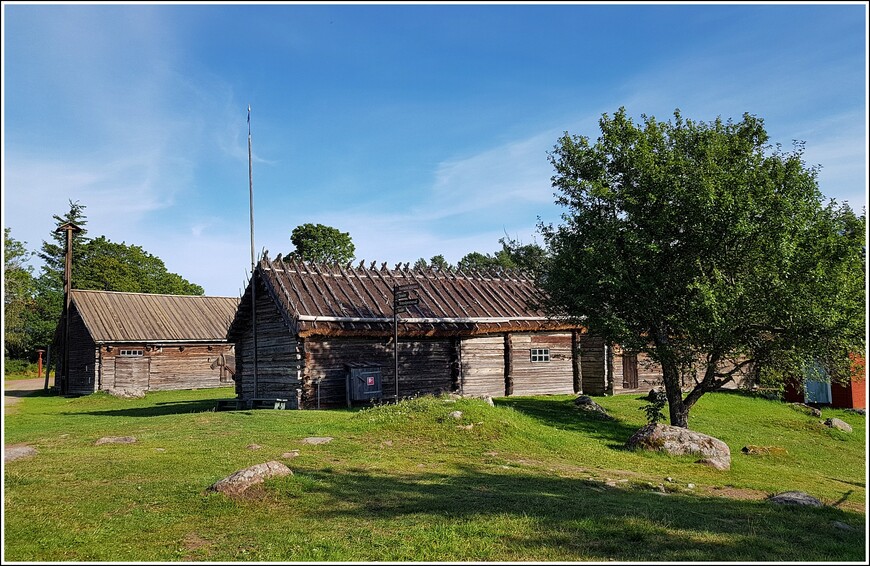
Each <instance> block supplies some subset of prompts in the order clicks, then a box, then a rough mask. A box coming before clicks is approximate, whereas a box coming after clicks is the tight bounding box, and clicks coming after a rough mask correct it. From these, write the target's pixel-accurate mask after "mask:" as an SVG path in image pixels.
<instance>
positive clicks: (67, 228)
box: [55, 222, 82, 394]
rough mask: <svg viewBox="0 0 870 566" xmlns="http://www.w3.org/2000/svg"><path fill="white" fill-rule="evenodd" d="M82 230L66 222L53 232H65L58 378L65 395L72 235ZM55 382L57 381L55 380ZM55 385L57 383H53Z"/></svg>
mask: <svg viewBox="0 0 870 566" xmlns="http://www.w3.org/2000/svg"><path fill="white" fill-rule="evenodd" d="M81 231H82V229H81V228H79V227H78V226H76V225H75V224H73V223H72V222H67V223H65V224H62V225H61V226H58V227H57V229H56V230H55V232H66V257H64V266H63V299H64V302H63V321H64V322H63V324H64V328H63V367H62V368H61V376H60V392H61V394H66V393H67V392H68V391H69V306H70V301H71V298H72V297H71V295H72V293H71V292H70V291H71V290H72V245H73V234H78V233H79V232H81ZM55 381H57V380H56V379H55ZM55 385H57V383H55Z"/></svg>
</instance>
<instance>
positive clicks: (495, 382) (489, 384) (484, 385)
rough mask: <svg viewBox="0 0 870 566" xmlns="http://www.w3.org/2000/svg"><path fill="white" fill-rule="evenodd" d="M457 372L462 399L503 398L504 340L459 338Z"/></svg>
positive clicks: (487, 337) (490, 337)
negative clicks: (474, 397) (465, 396)
mask: <svg viewBox="0 0 870 566" xmlns="http://www.w3.org/2000/svg"><path fill="white" fill-rule="evenodd" d="M460 372H461V373H460V384H461V389H462V393H463V395H470V396H484V395H489V396H490V397H502V396H504V395H505V394H506V393H505V339H504V336H503V335H500V334H499V335H495V336H485V337H481V338H463V339H462V340H461V342H460Z"/></svg>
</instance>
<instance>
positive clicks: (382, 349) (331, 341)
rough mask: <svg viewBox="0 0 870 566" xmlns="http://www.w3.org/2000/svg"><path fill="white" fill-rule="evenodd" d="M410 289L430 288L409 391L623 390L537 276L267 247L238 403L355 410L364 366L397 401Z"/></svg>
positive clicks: (597, 342) (406, 376)
mask: <svg viewBox="0 0 870 566" xmlns="http://www.w3.org/2000/svg"><path fill="white" fill-rule="evenodd" d="M409 285H411V286H413V285H418V286H419V287H418V289H417V291H416V293H417V296H418V298H419V303H418V304H415V305H412V306H409V307H408V310H407V312H405V313H401V314H400V315H399V319H398V325H397V326H398V329H397V332H398V338H399V340H398V368H399V383H398V396H399V398H403V397H410V396H414V395H421V394H427V393H433V394H437V393H442V392H457V393H461V394H464V395H474V396H487V395H488V396H494V397H495V396H498V397H500V396H507V395H539V394H556V393H563V394H564V393H577V392H584V393H587V394H593V395H595V394H597V395H603V394H608V393H613V392H614V387H613V385H612V383H613V381H614V379H617V378H618V380H619V382H620V385H621V384H622V381H621V376H615V374H614V367H613V366H614V364H613V359H612V351H613V349H612V348H607V347H605V344H604V342H603V340H601V339H600V338H596V337H592V336H588V335H587V334H586V332H585V328H583V327H582V326H580V325H577V324H571V323H568V322H566V321H558V320H553V319H550V318H548V317H547V316H546V315H545V314H544V313H543V312H542V311H540V310H538V309H536V308H535V307H534V306H532V304H533V303H534V297H535V293H536V289H535V286H534V283H533V281H532V280H530V279H529V278H527V277H525V276H524V275H522V274H520V273H519V272H499V273H477V272H475V273H462V272H457V271H452V270H446V271H442V270H434V269H431V268H424V269H419V268H412V269H409V268H408V266H407V264H405V266H404V268H400V266H396V268H394V269H388V268H387V266H386V264H382V265H381V266H380V267H376V265H375V263H372V264H371V265H369V266H368V267H366V265H365V263H364V262H361V263H360V264H359V265H358V266H356V267H353V266H351V265H347V266H338V265H320V264H316V263H304V262H299V261H295V260H283V259H282V258H281V256H280V255H279V256H278V257H277V258H276V259H275V260H274V261H273V260H270V259H269V257H268V255H266V256H264V257H263V258H262V259H261V260H260V262H259V263H258V265H257V266H256V269H255V270H254V273H253V276H252V278H251V281H250V282H249V284H248V287H247V289H246V291H245V294H244V296H243V297H242V300H241V302H240V303H239V308H238V311H237V312H236V315H235V318H234V320H233V322H232V324H231V325H230V328H229V332H228V335H227V337H228V339H229V341H230V342H233V343H234V344H235V351H236V381H237V384H236V387H237V389H236V391H237V393H238V399H239V401H246V402H249V403H251V404H253V403H254V402H255V401H266V400H274V399H287V400H288V402H289V404H290V406H293V407H298V408H316V407H338V406H345V405H346V404H351V402H352V401H354V400H355V399H357V397H355V395H354V392H355V387H356V385H355V383H356V382H355V378H354V377H353V376H354V375H357V376H362V375H363V374H365V375H368V377H367V379H368V382H367V385H369V386H373V387H374V388H375V389H377V391H376V392H374V394H373V397H375V398H383V399H391V398H395V396H396V390H397V386H396V372H395V360H394V354H393V352H394V338H393V335H394V327H393V300H394V291H395V290H396V288H397V287H402V286H409ZM252 294H253V295H254V297H255V302H256V313H255V314H256V316H255V317H252V307H251V305H252V303H253V302H254V301H253V300H252ZM253 319H256V343H257V360H256V363H257V373H256V390H255V379H254V377H255V376H254V368H253V365H254V355H253V351H254V332H253V328H254V325H253V323H252V320H253ZM620 371H621V366H620ZM366 372H368V373H366ZM375 378H377V379H375ZM373 382H374V383H373ZM633 385H634V387H633V388H632V389H633V390H642V389H643V388H644V387H643V385H644V383H643V382H640V383H635V384H633ZM646 385H647V386H646V389H648V388H649V387H650V386H651V385H652V384H651V383H650V384H646ZM620 389H624V388H620ZM288 408H289V407H288Z"/></svg>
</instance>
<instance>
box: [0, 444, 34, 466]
mask: <svg viewBox="0 0 870 566" xmlns="http://www.w3.org/2000/svg"><path fill="white" fill-rule="evenodd" d="M30 456H36V448H34V447H33V446H21V445H18V446H6V447H5V449H4V450H3V461H4V462H12V461H13V460H20V459H21V458H28V457H30Z"/></svg>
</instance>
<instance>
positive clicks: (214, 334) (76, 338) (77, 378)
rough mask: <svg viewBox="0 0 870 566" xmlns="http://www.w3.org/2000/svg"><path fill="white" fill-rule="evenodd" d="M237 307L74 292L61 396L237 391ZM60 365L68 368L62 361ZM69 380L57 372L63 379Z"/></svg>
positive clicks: (59, 340) (206, 300)
mask: <svg viewBox="0 0 870 566" xmlns="http://www.w3.org/2000/svg"><path fill="white" fill-rule="evenodd" d="M238 303H239V300H238V299H236V298H230V297H203V296H179V295H157V294H146V293H118V292H111V291H86V290H72V291H71V298H70V324H69V371H68V382H67V383H66V384H63V386H62V390H63V392H64V393H68V394H73V395H84V394H89V393H93V392H95V391H100V390H104V391H114V392H124V393H135V394H138V393H142V392H145V391H155V390H167V389H199V388H206V387H225V386H232V385H233V379H232V370H233V368H232V365H233V361H232V360H233V355H234V354H233V345H232V344H231V343H229V342H227V339H226V333H227V328H228V327H229V323H230V321H231V320H232V317H233V315H234V314H235V312H236V308H237V306H238ZM63 328H64V321H63V320H61V322H60V324H59V325H58V331H57V332H56V333H55V344H56V345H55V347H54V348H55V351H56V352H61V351H62V350H61V348H62V346H63V343H64V341H63V334H64V333H63V330H62V329H63ZM58 346H60V347H61V348H58ZM59 358H60V360H61V363H62V361H63V359H64V356H59ZM216 361H218V362H219V363H217V364H215V362H216ZM213 365H214V367H212V366H213ZM63 373H64V372H63V370H62V368H61V367H58V371H57V375H58V376H60V375H62V374H63Z"/></svg>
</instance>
